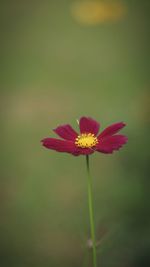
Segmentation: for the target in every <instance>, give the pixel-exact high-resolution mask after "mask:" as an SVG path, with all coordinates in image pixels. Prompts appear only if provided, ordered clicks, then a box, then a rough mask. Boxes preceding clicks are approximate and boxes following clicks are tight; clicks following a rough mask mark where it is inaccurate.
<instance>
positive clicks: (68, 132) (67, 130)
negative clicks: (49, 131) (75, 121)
mask: <svg viewBox="0 0 150 267" xmlns="http://www.w3.org/2000/svg"><path fill="white" fill-rule="evenodd" d="M54 132H55V133H56V134H58V135H59V136H60V137H62V138H63V139H66V140H72V141H74V140H75V138H76V137H77V136H78V134H77V133H76V131H75V130H74V129H73V128H72V127H71V126H70V125H69V124H65V125H61V126H59V127H57V128H56V129H54Z"/></svg>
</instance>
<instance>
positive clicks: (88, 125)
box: [80, 117, 100, 135]
mask: <svg viewBox="0 0 150 267" xmlns="http://www.w3.org/2000/svg"><path fill="white" fill-rule="evenodd" d="M99 127H100V124H99V123H98V122H97V121H95V120H93V119H92V118H88V117H82V118H81V119H80V132H81V133H93V134H94V135H97V134H98V131H99Z"/></svg>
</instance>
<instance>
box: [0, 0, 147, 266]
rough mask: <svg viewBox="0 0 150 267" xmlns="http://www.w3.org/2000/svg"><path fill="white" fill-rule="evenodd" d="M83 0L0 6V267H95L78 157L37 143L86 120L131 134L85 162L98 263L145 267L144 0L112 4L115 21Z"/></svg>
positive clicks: (82, 163) (20, 1)
mask: <svg viewBox="0 0 150 267" xmlns="http://www.w3.org/2000/svg"><path fill="white" fill-rule="evenodd" d="M91 1H92V0H91ZM81 2H83V1H82V0H80V1H76V0H72V1H71V0H49V1H38V0H37V1H33V0H30V1H25V0H13V1H11V0H6V1H1V2H0V4H1V8H0V10H1V11H0V12H1V16H0V17H1V52H2V53H1V71H0V72H1V74H0V75H1V124H2V131H1V134H2V137H1V165H2V166H1V186H0V196H1V219H0V266H1V267H10V266H11V267H32V266H33V267H34V266H36V267H48V266H50V267H55V266H56V267H59V266H61V267H66V266H67V267H82V266H83V267H86V266H87V267H92V263H91V252H90V251H88V252H87V253H86V251H87V248H86V244H87V240H88V238H89V215H88V203H87V178H86V169H85V158H84V156H80V157H73V156H71V155H69V154H63V153H56V152H54V151H49V150H46V149H44V148H43V147H42V146H41V144H40V140H41V139H42V138H44V137H46V136H55V135H54V133H53V132H52V129H53V128H54V127H56V126H57V125H59V124H65V123H71V124H72V125H73V126H74V127H75V128H76V129H77V128H78V126H77V123H76V119H77V118H80V116H83V115H85V116H91V117H93V118H95V119H96V120H98V121H100V122H101V129H103V128H104V127H106V126H107V125H109V124H111V123H114V122H117V121H125V122H126V123H127V127H126V129H124V130H123V133H124V134H126V135H128V137H129V142H128V144H127V145H126V146H125V147H124V148H123V149H122V150H121V151H120V152H116V153H114V154H113V155H104V154H100V153H95V154H94V155H92V156H91V171H92V174H93V190H94V202H95V221H96V229H97V233H96V235H97V240H98V241H99V244H100V245H99V247H98V262H99V265H98V266H100V267H143V266H146V267H148V266H150V255H149V250H150V208H149V193H150V182H149V177H148V174H149V162H148V160H149V151H148V138H149V130H150V127H149V125H150V124H149V122H150V119H149V109H150V101H149V96H150V93H149V84H150V79H149V73H148V70H149V61H150V58H149V51H148V50H149V38H148V36H149V7H150V4H149V1H141V0H134V1H127V0H124V1H119V0H118V1H117V3H118V4H119V5H121V7H122V9H123V10H124V11H125V12H122V13H121V15H120V17H118V18H117V17H116V19H115V20H113V19H112V18H111V17H112V15H111V14H110V13H113V12H114V13H113V14H114V17H115V16H117V15H116V11H115V10H113V8H111V7H110V9H109V4H112V2H113V3H114V2H116V1H100V0H99V1H98V2H99V3H102V2H103V4H104V5H105V3H106V2H107V5H108V6H107V7H106V8H105V9H104V10H103V11H102V12H101V14H99V15H98V16H99V17H98V20H96V21H95V20H94V16H95V13H96V12H97V9H96V10H94V8H93V9H90V10H91V11H90V16H91V17H90V18H89V15H88V12H89V11H87V9H86V3H85V1H84V4H85V7H84V8H82V10H80V3H81ZM76 5H77V6H76ZM100 8H101V7H100ZM91 12H92V14H93V15H91ZM78 13H80V14H78ZM103 13H105V15H106V18H105V20H104V21H103V20H101V16H102V14H103ZM82 15H83V18H86V19H85V21H82ZM79 17H81V18H79ZM88 20H89V21H88ZM87 254H88V255H87Z"/></svg>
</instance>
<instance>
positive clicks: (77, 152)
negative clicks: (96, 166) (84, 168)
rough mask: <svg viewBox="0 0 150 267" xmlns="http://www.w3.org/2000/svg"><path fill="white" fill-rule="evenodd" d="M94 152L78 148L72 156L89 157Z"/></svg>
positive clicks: (89, 149)
mask: <svg viewBox="0 0 150 267" xmlns="http://www.w3.org/2000/svg"><path fill="white" fill-rule="evenodd" d="M94 152H95V150H94V149H91V148H80V147H78V148H77V149H76V151H75V152H74V155H75V156H79V155H90V154H93V153H94Z"/></svg>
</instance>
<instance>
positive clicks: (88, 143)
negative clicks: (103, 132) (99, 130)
mask: <svg viewBox="0 0 150 267" xmlns="http://www.w3.org/2000/svg"><path fill="white" fill-rule="evenodd" d="M97 143H98V139H97V137H96V136H95V135H94V134H91V133H83V134H81V135H78V137H77V138H76V140H75V144H76V146H78V147H81V148H91V147H93V146H96V144H97Z"/></svg>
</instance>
